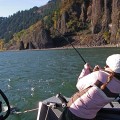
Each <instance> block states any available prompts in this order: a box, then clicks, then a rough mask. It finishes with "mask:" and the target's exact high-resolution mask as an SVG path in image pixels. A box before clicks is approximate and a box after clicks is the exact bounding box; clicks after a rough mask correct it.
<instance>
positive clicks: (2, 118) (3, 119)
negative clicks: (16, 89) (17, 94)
mask: <svg viewBox="0 0 120 120" xmlns="http://www.w3.org/2000/svg"><path fill="white" fill-rule="evenodd" d="M0 94H1V96H2V98H3V100H4V101H5V103H6V105H7V107H8V110H7V111H6V114H5V115H4V116H3V115H1V116H0V120H5V119H6V118H7V117H8V116H9V115H10V104H9V101H8V99H7V97H6V95H5V94H4V93H3V92H2V90H1V89H0ZM1 112H2V102H1V101H0V113H1Z"/></svg>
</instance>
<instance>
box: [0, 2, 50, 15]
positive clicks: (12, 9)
mask: <svg viewBox="0 0 120 120" xmlns="http://www.w3.org/2000/svg"><path fill="white" fill-rule="evenodd" d="M48 1H49V0H0V17H8V16H9V15H13V14H14V13H16V12H18V11H21V10H29V9H30V8H33V7H34V6H37V7H40V6H42V5H45V4H46V3H47V2H48Z"/></svg>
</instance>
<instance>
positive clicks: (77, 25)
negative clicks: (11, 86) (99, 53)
mask: <svg viewBox="0 0 120 120" xmlns="http://www.w3.org/2000/svg"><path fill="white" fill-rule="evenodd" d="M62 2H63V3H62V7H61V15H60V16H59V19H58V20H57V22H56V28H57V29H59V31H61V32H62V33H63V34H69V35H70V34H71V33H76V38H75V37H73V38H75V39H76V40H78V42H79V44H80V45H85V44H88V45H103V44H109V43H111V44H118V43H119V42H120V0H62Z"/></svg>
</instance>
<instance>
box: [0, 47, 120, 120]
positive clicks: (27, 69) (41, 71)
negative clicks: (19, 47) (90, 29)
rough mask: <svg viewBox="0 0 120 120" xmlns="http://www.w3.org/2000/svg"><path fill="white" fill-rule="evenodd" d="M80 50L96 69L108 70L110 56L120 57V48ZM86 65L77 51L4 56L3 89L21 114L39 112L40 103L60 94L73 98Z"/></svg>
mask: <svg viewBox="0 0 120 120" xmlns="http://www.w3.org/2000/svg"><path fill="white" fill-rule="evenodd" d="M78 50H79V52H80V53H81V55H82V56H83V58H84V59H85V60H86V62H88V63H90V64H91V65H92V66H94V65H96V64H99V65H101V66H104V65H105V62H104V61H105V60H106V58H107V56H109V55H111V54H114V53H120V48H87V49H86V48H81V49H78ZM83 65H84V62H83V61H82V60H81V58H80V57H79V55H78V54H77V53H76V52H75V51H74V50H73V49H65V50H40V51H16V52H10V51H9V52H0V89H1V90H2V91H3V92H4V93H5V94H6V96H7V97H8V99H9V102H10V104H11V105H13V106H16V107H18V108H19V109H20V111H25V110H29V109H33V108H37V107H38V102H39V101H41V100H44V99H46V98H48V97H51V96H53V95H56V94H57V93H59V92H61V93H62V94H63V95H65V96H67V97H70V96H71V95H72V94H73V93H74V92H75V91H76V88H75V84H76V81H77V78H78V75H79V73H80V71H81V69H82V68H83ZM0 100H1V101H2V99H1V97H0ZM4 104H5V103H4V102H3V106H4ZM36 116H37V111H35V112H30V113H29V112H28V113H25V114H20V115H10V116H9V118H8V119H7V120H36Z"/></svg>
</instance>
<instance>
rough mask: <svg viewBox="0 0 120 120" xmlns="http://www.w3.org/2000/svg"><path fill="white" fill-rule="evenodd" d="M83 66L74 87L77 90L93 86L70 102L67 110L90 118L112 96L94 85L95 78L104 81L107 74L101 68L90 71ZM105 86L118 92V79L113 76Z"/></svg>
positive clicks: (119, 91) (119, 82)
mask: <svg viewBox="0 0 120 120" xmlns="http://www.w3.org/2000/svg"><path fill="white" fill-rule="evenodd" d="M84 67H85V68H84V69H83V70H82V72H81V74H80V76H79V78H78V82H77V85H76V87H77V89H78V90H79V91H82V90H83V89H85V88H87V87H89V86H93V87H91V88H90V89H89V90H88V91H87V92H86V93H85V94H84V95H82V96H81V97H80V98H78V99H77V100H76V101H75V102H74V103H72V105H71V106H70V108H69V110H70V111H71V112H72V113H73V114H75V115H76V116H78V117H81V118H86V119H92V118H94V117H95V116H96V114H97V112H98V111H99V110H100V109H101V108H102V107H104V106H105V105H106V104H108V103H109V102H111V101H113V100H114V98H109V97H107V96H106V95H105V93H104V92H103V91H102V90H101V89H100V88H98V87H97V86H96V85H94V83H95V82H96V81H97V80H99V81H101V82H102V83H105V82H106V80H107V77H108V75H109V74H108V73H107V72H105V71H102V70H99V71H96V72H92V73H90V71H89V69H88V68H87V67H86V66H84ZM107 88H108V89H109V90H110V91H111V92H113V93H120V80H118V79H116V78H113V80H111V82H110V83H109V84H108V85H107Z"/></svg>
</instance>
